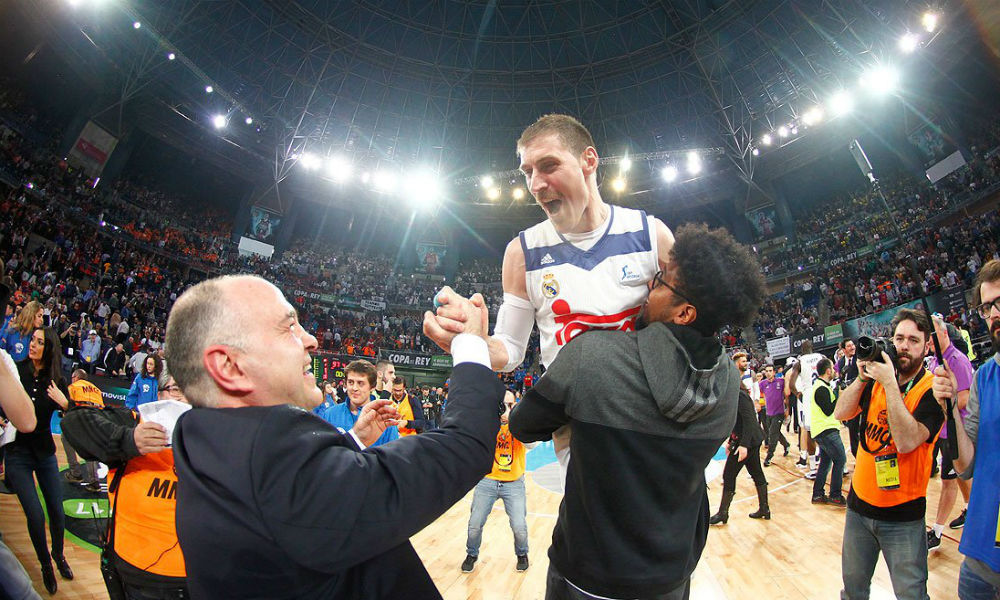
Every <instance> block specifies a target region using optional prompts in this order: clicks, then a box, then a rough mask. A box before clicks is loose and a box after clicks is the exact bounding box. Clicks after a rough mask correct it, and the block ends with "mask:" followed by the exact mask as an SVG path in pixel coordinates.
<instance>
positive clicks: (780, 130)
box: [778, 125, 788, 138]
mask: <svg viewBox="0 0 1000 600" xmlns="http://www.w3.org/2000/svg"><path fill="white" fill-rule="evenodd" d="M778 137H780V138H786V137H788V128H787V127H785V126H784V125H782V126H781V127H779V128H778Z"/></svg>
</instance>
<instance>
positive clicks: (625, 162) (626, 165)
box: [618, 156, 632, 173]
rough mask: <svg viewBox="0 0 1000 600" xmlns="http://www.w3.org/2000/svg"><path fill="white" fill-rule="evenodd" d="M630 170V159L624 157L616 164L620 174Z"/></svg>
mask: <svg viewBox="0 0 1000 600" xmlns="http://www.w3.org/2000/svg"><path fill="white" fill-rule="evenodd" d="M631 168H632V159H630V158H629V157H627V156H626V157H625V158H623V159H622V161H621V162H620V163H618V170H619V171H621V172H622V173H628V171H629V169H631Z"/></svg>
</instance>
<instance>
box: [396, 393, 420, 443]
mask: <svg viewBox="0 0 1000 600" xmlns="http://www.w3.org/2000/svg"><path fill="white" fill-rule="evenodd" d="M390 397H391V396H390ZM393 402H395V400H393ZM396 410H398V411H399V418H401V419H403V420H405V421H412V420H413V407H412V406H410V395H409V394H405V395H404V396H403V399H402V400H400V401H399V402H396ZM397 429H399V435H400V437H403V436H406V435H416V433H417V430H416V429H410V428H409V427H397Z"/></svg>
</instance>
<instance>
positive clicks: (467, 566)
mask: <svg viewBox="0 0 1000 600" xmlns="http://www.w3.org/2000/svg"><path fill="white" fill-rule="evenodd" d="M476 559H477V557H475V556H469V555H468V554H467V555H465V560H464V561H462V572H463V573H471V572H472V570H473V569H475V568H476Z"/></svg>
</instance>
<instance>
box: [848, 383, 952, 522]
mask: <svg viewBox="0 0 1000 600" xmlns="http://www.w3.org/2000/svg"><path fill="white" fill-rule="evenodd" d="M921 373H922V375H921V377H920V379H919V380H918V381H917V382H916V383H913V385H911V386H910V389H909V391H907V392H906V396H905V397H904V398H903V404H904V405H906V410H908V411H910V413H911V414H912V413H913V411H914V410H916V408H917V404H919V403H920V398H922V397H923V395H924V394H925V393H927V391H928V390H929V389H931V384H932V383H933V382H934V376H933V375H931V374H930V373H928V372H927V371H926V370H922V371H921ZM861 422H862V424H863V425H865V424H866V425H865V427H864V429H863V430H862V431H861V435H862V436H863V439H862V443H861V444H859V446H858V457H857V464H856V465H855V468H854V479H852V480H851V486H852V488H853V489H854V493H855V494H857V495H858V498H861V499H862V500H864V501H865V502H867V503H868V504H871V505H872V506H878V507H882V508H889V507H892V506H898V505H900V504H903V503H905V502H910V501H911V500H916V499H917V498H923V497H924V496H926V495H927V482H928V481H930V478H931V462H932V460H931V452H932V450H933V449H934V439H932V440H931V441H929V442H924V443H923V444H921V445H920V446H918V447H917V449H916V450H914V451H912V452H908V453H906V454H899V451H898V450H897V449H896V443H895V442H894V441H893V439H892V433H891V432H890V431H889V416H888V408H887V406H886V401H885V390H884V389H883V388H882V386H881V385H880V384H879V383H878V382H875V383H874V384H873V386H872V395H871V402H870V403H869V405H868V411H867V413H866V414H863V415H862V421H861ZM934 438H935V439H936V438H937V432H934ZM866 444H867V446H868V449H870V450H871V451H872V452H874V453H875V454H872V453H871V452H869V451H868V450H866V449H865V445H866ZM893 452H895V453H897V454H898V457H897V458H898V464H899V487H898V488H896V489H894V490H884V489H882V488H880V487H879V486H878V480H877V478H876V475H875V456H881V455H883V454H890V453H893Z"/></svg>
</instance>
